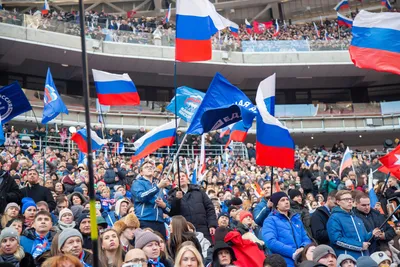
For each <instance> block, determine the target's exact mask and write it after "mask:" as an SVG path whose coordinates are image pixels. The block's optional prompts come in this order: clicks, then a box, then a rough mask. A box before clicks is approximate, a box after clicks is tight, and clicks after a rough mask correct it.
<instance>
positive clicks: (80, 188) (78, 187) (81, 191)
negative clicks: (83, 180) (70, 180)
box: [71, 186, 83, 199]
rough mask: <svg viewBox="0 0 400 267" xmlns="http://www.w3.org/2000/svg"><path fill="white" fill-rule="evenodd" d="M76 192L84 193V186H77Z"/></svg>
mask: <svg viewBox="0 0 400 267" xmlns="http://www.w3.org/2000/svg"><path fill="white" fill-rule="evenodd" d="M74 192H76V193H81V194H83V189H82V187H80V186H77V187H75V188H74ZM71 199H72V198H71Z"/></svg>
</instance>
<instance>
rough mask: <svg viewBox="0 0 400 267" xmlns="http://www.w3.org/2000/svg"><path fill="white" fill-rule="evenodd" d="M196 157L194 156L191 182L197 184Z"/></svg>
mask: <svg viewBox="0 0 400 267" xmlns="http://www.w3.org/2000/svg"><path fill="white" fill-rule="evenodd" d="M197 168H198V157H197V156H196V158H195V162H194V168H193V172H192V184H197Z"/></svg>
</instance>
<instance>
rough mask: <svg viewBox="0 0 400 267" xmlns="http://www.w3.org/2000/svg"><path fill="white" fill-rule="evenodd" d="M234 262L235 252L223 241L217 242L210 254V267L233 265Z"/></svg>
mask: <svg viewBox="0 0 400 267" xmlns="http://www.w3.org/2000/svg"><path fill="white" fill-rule="evenodd" d="M235 261H236V256H235V252H234V251H233V249H232V248H231V247H230V246H229V245H228V244H226V243H225V242H223V241H217V242H216V243H215V246H214V251H213V254H212V262H211V265H210V267H222V266H228V265H233V264H234V262H235Z"/></svg>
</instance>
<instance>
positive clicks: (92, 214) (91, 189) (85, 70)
mask: <svg viewBox="0 0 400 267" xmlns="http://www.w3.org/2000/svg"><path fill="white" fill-rule="evenodd" d="M84 16H85V8H84V6H83V0H79V24H80V31H81V32H80V34H81V47H82V52H81V56H82V89H83V94H84V102H85V119H86V136H87V151H88V153H87V166H88V171H89V197H90V201H89V203H90V225H91V239H92V249H93V267H99V247H98V240H97V239H98V231H97V220H96V197H95V191H94V173H93V154H92V153H91V152H92V133H91V128H90V109H89V96H90V91H89V90H90V89H89V76H88V62H87V55H86V39H85V21H84V18H85V17H84Z"/></svg>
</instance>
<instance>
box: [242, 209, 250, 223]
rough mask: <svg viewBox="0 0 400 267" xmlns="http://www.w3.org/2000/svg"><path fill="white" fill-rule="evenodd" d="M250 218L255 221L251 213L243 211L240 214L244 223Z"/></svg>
mask: <svg viewBox="0 0 400 267" xmlns="http://www.w3.org/2000/svg"><path fill="white" fill-rule="evenodd" d="M248 216H250V217H251V218H252V219H253V215H252V214H251V213H250V212H248V211H247V210H243V211H241V212H240V222H242V221H243V219H244V218H246V217H248Z"/></svg>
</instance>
